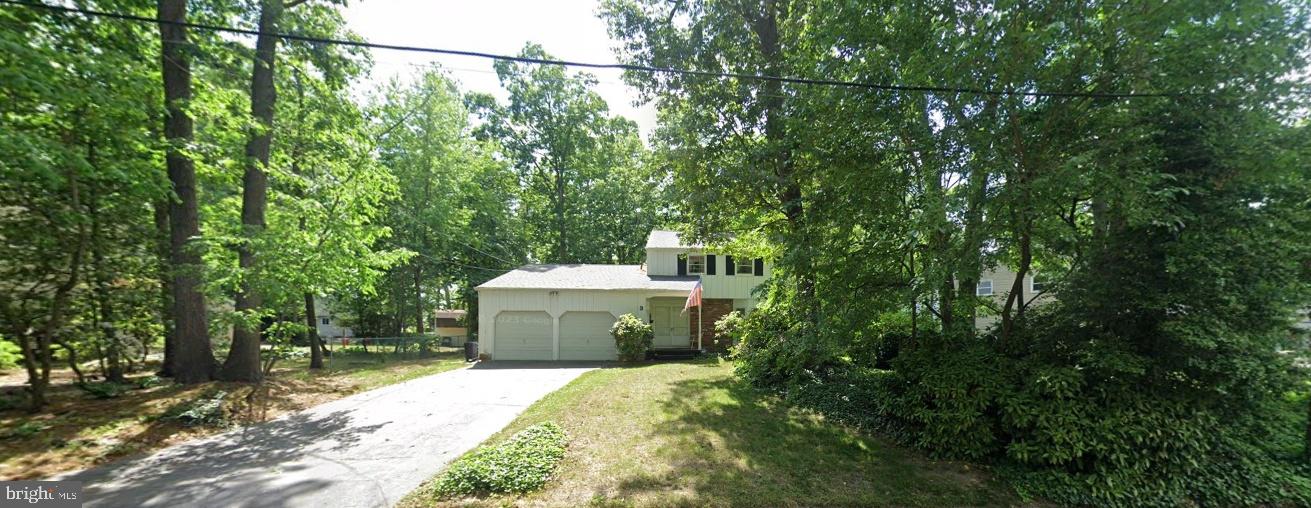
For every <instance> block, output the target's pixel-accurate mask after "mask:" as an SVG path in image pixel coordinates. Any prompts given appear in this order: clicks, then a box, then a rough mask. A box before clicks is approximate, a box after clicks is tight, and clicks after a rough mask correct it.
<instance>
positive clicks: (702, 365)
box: [400, 361, 1020, 508]
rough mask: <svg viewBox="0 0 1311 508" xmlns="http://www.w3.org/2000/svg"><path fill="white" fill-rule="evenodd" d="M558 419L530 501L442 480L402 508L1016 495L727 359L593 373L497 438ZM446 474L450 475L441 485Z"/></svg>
mask: <svg viewBox="0 0 1311 508" xmlns="http://www.w3.org/2000/svg"><path fill="white" fill-rule="evenodd" d="M546 421H552V422H556V423H558V424H559V426H560V427H561V428H562V429H563V430H564V431H565V432H567V433H568V434H569V436H570V443H569V448H568V450H567V451H566V453H565V457H564V459H563V460H562V461H561V463H560V466H559V468H558V469H557V470H556V472H555V473H554V474H553V475H552V479H551V481H550V482H549V483H548V484H547V485H546V486H545V487H544V488H543V489H541V490H539V491H536V492H532V493H527V494H511V495H506V496H493V497H463V498H457V499H443V498H441V497H440V496H439V495H438V493H437V490H438V486H439V484H440V482H439V481H437V480H434V481H431V482H429V483H427V484H425V485H424V486H422V487H420V488H419V489H418V490H416V491H415V492H413V493H411V494H410V495H409V496H408V497H406V498H405V499H404V500H402V501H401V504H400V506H402V507H405V508H416V507H426V506H500V505H511V504H513V505H528V506H538V505H543V506H583V505H592V506H887V505H896V506H998V505H1014V504H1019V503H1020V500H1019V499H1018V498H1016V497H1015V496H1014V494H1013V493H1012V492H1011V491H1010V490H1009V489H1007V488H1006V487H1004V486H1003V485H1001V484H1000V483H999V482H997V481H995V480H993V479H992V478H991V475H989V474H987V472H986V471H983V470H981V469H980V468H979V467H978V466H973V465H969V464H963V463H957V462H946V461H932V460H928V459H926V458H924V457H923V456H922V455H920V454H919V453H917V452H915V451H913V450H909V449H906V448H902V447H899V446H896V445H894V444H892V443H890V442H888V441H886V440H884V439H881V438H878V437H875V436H871V435H868V434H864V433H861V432H859V431H856V430H853V429H852V428H850V427H845V426H842V425H838V424H835V423H832V422H829V421H826V420H825V419H824V418H823V417H821V416H819V415H817V414H815V413H813V412H808V411H804V410H799V409H795V408H792V407H789V406H787V405H786V404H783V403H781V402H780V401H779V400H778V399H777V398H776V397H773V396H770V395H767V394H764V393H761V392H758V391H756V390H753V389H751V388H749V387H747V386H745V385H744V384H742V383H740V382H739V381H737V380H736V379H735V378H734V377H733V374H732V365H731V364H729V363H720V362H714V361H711V362H687V363H657V364H646V365H642V366H638V367H632V368H611V369H602V370H596V371H592V372H589V373H587V374H584V375H583V376H581V377H579V378H578V379H577V380H575V381H573V382H572V383H570V384H569V385H567V386H565V387H564V388H562V389H560V390H558V391H556V392H554V393H552V394H550V395H547V396H546V397H545V398H543V399H542V400H540V401H538V402H537V403H536V404H533V405H532V406H531V407H529V408H528V409H527V410H526V411H525V412H524V414H523V415H521V416H520V417H519V418H518V419H516V420H515V421H514V422H513V423H511V424H510V425H509V426H508V427H506V428H505V429H504V430H502V431H501V432H500V433H498V434H497V435H495V436H493V437H492V438H491V439H490V440H489V441H488V442H490V443H495V442H498V441H500V440H502V439H505V438H506V436H508V435H511V434H513V433H515V432H518V431H520V430H522V429H525V428H528V427H529V426H532V425H536V424H539V423H542V422H546ZM439 478H440V477H439Z"/></svg>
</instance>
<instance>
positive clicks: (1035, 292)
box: [974, 265, 1049, 330]
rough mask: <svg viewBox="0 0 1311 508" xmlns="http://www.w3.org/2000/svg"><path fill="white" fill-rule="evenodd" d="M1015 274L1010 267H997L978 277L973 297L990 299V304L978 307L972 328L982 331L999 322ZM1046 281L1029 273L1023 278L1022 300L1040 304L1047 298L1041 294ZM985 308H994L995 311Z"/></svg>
mask: <svg viewBox="0 0 1311 508" xmlns="http://www.w3.org/2000/svg"><path fill="white" fill-rule="evenodd" d="M1015 276H1016V273H1015V271H1014V270H1012V269H1011V268H1010V267H1008V266H1005V265H999V266H997V267H996V268H994V269H991V270H984V272H983V273H982V274H981V275H980V276H979V284H978V285H977V286H975V288H974V295H975V296H981V297H982V296H986V297H991V299H992V303H991V305H988V306H980V307H979V309H978V314H977V317H975V318H974V327H975V328H977V329H979V330H983V329H986V328H988V327H990V326H992V325H994V324H997V323H1000V322H1001V308H1002V307H1004V306H1005V305H1006V297H1007V295H1009V294H1010V292H1011V288H1012V287H1014V285H1015ZM1047 282H1048V281H1047V280H1046V279H1044V278H1043V276H1042V275H1041V274H1038V273H1035V272H1032V271H1031V272H1029V274H1027V275H1025V276H1024V300H1025V301H1026V302H1029V304H1030V305H1033V304H1041V303H1042V302H1043V301H1045V300H1046V299H1047V298H1049V297H1048V296H1046V295H1044V294H1043V291H1044V289H1045V287H1044V285H1045V284H1046V283H1047ZM987 307H992V308H995V309H996V310H995V311H994V310H992V309H989V308H987Z"/></svg>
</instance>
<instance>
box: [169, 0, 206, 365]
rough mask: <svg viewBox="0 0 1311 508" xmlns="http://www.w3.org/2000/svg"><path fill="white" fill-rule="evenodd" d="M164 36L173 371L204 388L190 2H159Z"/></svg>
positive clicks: (203, 297)
mask: <svg viewBox="0 0 1311 508" xmlns="http://www.w3.org/2000/svg"><path fill="white" fill-rule="evenodd" d="M159 20H160V21H162V23H160V24H159V35H160V39H161V40H162V49H161V59H160V61H161V65H162V66H163V76H164V102H165V119H164V138H165V139H167V140H168V142H169V145H170V147H169V150H168V154H167V156H166V164H167V165H168V178H169V181H170V182H172V184H173V193H174V194H175V195H176V197H175V199H172V200H170V201H169V209H168V221H169V253H170V255H171V258H172V265H173V266H172V270H171V272H172V274H173V284H172V289H173V318H174V319H175V321H174V327H173V333H174V334H175V337H174V341H175V342H176V344H175V346H174V351H175V353H176V354H175V355H174V356H175V358H174V360H173V361H172V365H171V366H170V367H169V368H168V370H171V371H172V372H173V377H174V379H176V380H177V381H178V382H180V383H202V382H205V381H209V380H210V379H212V378H213V377H214V368H215V361H214V351H213V349H212V348H211V346H210V343H209V325H208V323H207V320H206V318H205V311H206V308H205V295H204V293H202V292H201V291H200V282H201V280H200V274H201V269H202V264H201V258H200V253H199V252H197V251H196V249H194V248H192V247H191V246H190V245H188V244H189V243H190V242H191V240H192V239H193V238H199V237H200V212H199V205H198V201H197V198H196V166H195V163H194V162H192V160H191V158H190V156H188V155H187V154H186V149H187V148H188V147H189V145H190V144H191V137H192V124H191V117H190V116H189V115H188V114H187V112H186V107H187V103H188V102H190V100H191V61H190V58H189V56H188V55H187V53H188V51H190V48H189V47H188V42H187V29H186V27H184V26H182V25H178V24H174V23H184V22H186V20H187V2H186V0H159Z"/></svg>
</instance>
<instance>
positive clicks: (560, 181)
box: [555, 164, 569, 263]
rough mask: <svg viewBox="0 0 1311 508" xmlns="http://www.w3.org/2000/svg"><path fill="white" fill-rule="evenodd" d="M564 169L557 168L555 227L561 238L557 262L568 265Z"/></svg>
mask: <svg viewBox="0 0 1311 508" xmlns="http://www.w3.org/2000/svg"><path fill="white" fill-rule="evenodd" d="M564 195H565V193H564V168H562V167H559V165H558V164H557V167H556V168H555V227H556V229H557V230H558V231H557V233H558V234H559V236H558V237H557V238H556V243H555V262H556V263H568V262H569V260H567V259H565V253H566V252H568V250H569V241H568V235H567V233H566V230H567V229H568V228H567V227H566V226H565V222H564Z"/></svg>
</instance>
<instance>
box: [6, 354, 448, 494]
mask: <svg viewBox="0 0 1311 508" xmlns="http://www.w3.org/2000/svg"><path fill="white" fill-rule="evenodd" d="M324 361H325V365H324V367H325V368H324V369H323V370H320V371H316V372H310V371H309V370H308V366H309V359H308V358H296V359H292V360H287V361H283V362H279V364H278V366H277V367H275V368H274V370H273V373H272V374H271V375H270V377H269V379H267V380H266V382H265V383H264V384H263V385H261V386H259V387H254V386H251V385H243V384H235V383H218V382H215V383H205V384H200V385H193V386H181V385H176V384H173V383H172V382H171V381H169V380H162V381H161V380H160V379H158V378H155V377H154V376H152V375H149V374H144V373H143V374H139V375H136V376H132V377H131V378H130V379H129V380H128V381H129V382H128V383H127V384H125V385H116V386H115V387H114V388H115V391H118V390H117V389H119V388H121V389H122V390H121V392H120V393H115V396H113V397H110V398H99V395H98V394H93V393H89V392H87V391H85V390H83V389H80V388H78V387H77V386H75V385H74V384H73V383H72V379H71V373H62V372H56V375H55V376H53V377H54V378H55V379H56V380H57V383H56V384H53V385H52V386H51V387H50V389H49V392H48V397H49V400H50V404H49V406H47V407H46V409H45V410H43V411H42V412H40V413H36V414H32V413H29V412H27V408H26V407H25V406H12V407H0V429H3V430H0V481H9V480H22V479H38V478H47V477H50V476H52V475H55V474H58V473H63V472H68V471H75V470H78V469H84V468H87V467H91V466H94V465H97V464H101V463H105V462H109V461H112V460H115V459H118V458H121V457H124V456H127V455H132V454H137V453H149V452H152V451H155V450H159V449H161V448H164V447H167V446H170V445H174V444H178V443H181V442H185V441H189V440H191V439H195V438H198V437H202V436H206V435H211V434H214V433H217V432H222V431H223V430H224V429H225V428H227V426H229V425H243V424H250V423H257V422H261V421H265V420H268V419H272V418H275V417H277V416H278V415H281V414H284V413H287V412H290V411H297V410H301V409H305V408H308V407H312V406H316V405H319V404H322V403H324V402H328V401H331V400H335V399H339V398H342V397H345V396H347V395H351V394H354V393H357V392H361V391H365V390H370V389H373V388H378V387H380V386H385V385H389V384H395V383H400V382H404V381H408V380H411V379H415V378H418V377H423V376H427V375H431V374H437V373H440V372H444V371H447V370H452V369H456V368H460V367H463V366H464V365H465V364H464V358H463V354H462V353H459V352H456V351H454V350H451V349H447V350H446V351H445V352H441V353H437V354H434V355H431V356H420V355H417V354H408V355H407V354H401V355H392V354H386V353H376V352H375V353H369V354H362V353H360V354H334V355H332V357H330V358H325V359H324ZM23 380H24V379H22V378H16V380H15V381H14V382H13V383H12V384H7V385H5V386H3V387H0V398H17V397H18V394H19V393H21V390H23V386H22V385H21V383H22V381H23ZM219 392H226V396H225V397H223V398H222V399H221V400H220V401H218V402H215V400H214V398H215V397H214V396H215V395H216V394H217V393H219ZM183 414H188V416H187V417H185V418H182V417H181V415H183ZM184 420H185V421H184Z"/></svg>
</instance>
